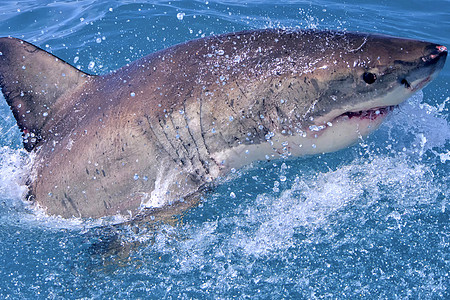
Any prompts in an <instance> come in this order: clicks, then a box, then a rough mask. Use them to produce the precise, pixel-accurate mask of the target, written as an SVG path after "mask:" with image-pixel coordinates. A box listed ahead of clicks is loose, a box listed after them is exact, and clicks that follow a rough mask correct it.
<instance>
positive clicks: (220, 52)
mask: <svg viewBox="0 0 450 300" xmlns="http://www.w3.org/2000/svg"><path fill="white" fill-rule="evenodd" d="M217 54H219V55H224V54H225V51H223V50H222V49H220V50H217Z"/></svg>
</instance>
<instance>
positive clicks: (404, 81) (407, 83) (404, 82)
mask: <svg viewBox="0 0 450 300" xmlns="http://www.w3.org/2000/svg"><path fill="white" fill-rule="evenodd" d="M400 83H401V84H403V85H404V86H405V88H407V89H409V88H410V87H411V84H410V83H409V82H408V80H406V79H405V78H403V79H402V80H401V81H400Z"/></svg>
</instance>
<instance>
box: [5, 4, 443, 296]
mask: <svg viewBox="0 0 450 300" xmlns="http://www.w3.org/2000/svg"><path fill="white" fill-rule="evenodd" d="M17 2H18V1H10V0H3V1H2V5H1V6H0V35H1V36H6V35H11V36H15V37H21V38H24V39H26V40H28V41H30V42H33V43H35V44H37V45H39V46H41V47H42V48H44V49H46V50H48V51H51V52H52V53H54V54H55V55H57V56H59V57H61V58H63V59H65V60H66V61H68V62H70V63H72V64H74V65H75V66H77V67H78V68H80V69H82V70H84V71H86V72H91V73H95V74H102V73H106V72H108V71H111V70H114V69H116V68H118V67H120V66H123V65H124V64H126V63H128V62H131V61H133V60H135V59H137V58H139V57H142V56H143V55H145V54H148V53H151V52H154V51H156V50H159V49H162V48H165V47H168V46H171V45H173V44H176V43H179V42H183V41H186V40H190V39H194V38H198V37H202V36H208V35H211V34H219V33H224V32H229V31H237V30H243V29H252V28H266V27H298V28H330V29H341V30H359V31H371V32H380V33H387V34H392V35H398V36H404V37H410V38H419V39H426V40H430V41H435V42H439V43H442V44H444V45H447V46H449V45H450V36H449V33H450V23H449V20H450V2H449V1H442V0H441V1H433V2H427V1H405V0H404V1H377V2H374V3H376V4H363V3H361V1H345V2H343V3H340V2H338V1H325V0H321V1H314V4H311V3H312V1H285V2H283V3H281V1H280V4H277V5H274V4H271V2H270V1H248V2H246V3H244V2H241V1H172V2H166V1H152V3H154V4H149V3H144V2H139V1H132V0H129V1H123V0H122V1H93V0H90V1H88V0H80V1H54V0H51V1H50V0H48V1H47V0H39V1H31V0H29V1H20V3H19V4H18V3H17ZM449 65H450V64H448V63H447V65H446V67H445V69H444V70H443V72H442V73H441V75H440V77H439V78H438V79H437V80H436V81H435V82H433V83H432V84H430V85H429V86H428V87H427V88H425V90H424V91H423V93H422V92H421V93H419V94H418V95H416V96H414V97H413V98H411V99H410V100H409V101H408V102H407V103H405V104H404V105H402V106H401V107H400V109H398V110H396V111H395V112H394V113H393V114H392V116H391V117H390V118H388V120H387V122H386V123H385V124H384V125H383V126H382V127H381V128H380V129H379V130H378V131H377V132H376V133H375V134H373V135H372V136H371V137H369V138H368V139H365V140H361V142H360V144H359V145H355V146H354V147H351V148H349V149H346V150H343V151H339V152H337V153H331V154H326V155H321V156H316V157H308V158H299V159H289V160H284V161H283V160H280V161H275V162H270V163H268V162H260V163H255V164H253V165H252V166H249V167H246V168H244V169H242V170H238V171H237V172H236V173H234V174H230V176H229V177H228V178H227V179H226V180H225V181H224V182H222V183H221V184H219V185H218V187H217V188H216V189H215V190H214V191H213V192H211V193H210V194H209V195H207V196H206V198H205V200H204V201H203V202H202V204H201V205H200V206H199V207H196V208H193V209H191V210H189V211H188V212H187V213H185V214H184V215H183V216H180V217H179V218H178V219H177V220H175V221H174V222H166V223H162V224H156V225H152V226H148V227H145V226H141V227H140V228H139V230H137V229H136V228H135V227H134V226H132V227H130V226H119V227H116V228H98V227H95V226H97V225H100V224H102V222H103V221H99V220H93V221H89V222H85V221H82V220H70V221H65V220H61V219H58V218H49V217H46V216H45V215H44V214H42V213H41V212H39V211H36V209H35V208H34V207H30V205H29V204H27V203H24V202H23V201H22V200H21V197H22V195H23V193H24V192H25V190H26V189H25V186H24V178H26V174H27V171H28V165H29V162H30V156H29V155H28V154H27V153H26V152H25V151H24V150H22V149H21V142H20V132H19V130H18V129H17V126H16V125H15V120H14V117H13V116H12V113H10V111H9V107H8V106H7V105H6V103H5V101H4V99H3V97H1V99H0V100H2V101H0V117H1V119H0V132H1V136H0V278H1V279H2V280H1V281H0V297H1V298H3V299H4V298H11V299H36V298H51V299H52V298H55V299H60V298H71V299H72V298H116V299H124V298H125V299H126V298H155V299H156V298H164V297H165V298H168V299H171V298H180V299H189V298H210V299H212V298H218V299H229V298H233V297H234V298H241V299H245V298H252V299H253V298H273V299H283V298H296V299H298V298H332V299H334V298H354V297H364V298H367V297H370V298H410V299H418V298H422V299H423V298H433V299H436V298H447V299H448V298H450V291H449V287H450V276H449V275H450V274H449V273H450V224H449V217H450V214H449V209H450V207H449V196H450V195H449V183H450V180H449V173H450V123H449V117H450V114H449V108H450V100H449V96H450V92H449V90H448V84H449V82H450V68H449Z"/></svg>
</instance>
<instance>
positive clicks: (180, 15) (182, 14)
mask: <svg viewBox="0 0 450 300" xmlns="http://www.w3.org/2000/svg"><path fill="white" fill-rule="evenodd" d="M185 15H186V14H185V13H177V19H178V20H180V21H181V20H183V18H184V16H185Z"/></svg>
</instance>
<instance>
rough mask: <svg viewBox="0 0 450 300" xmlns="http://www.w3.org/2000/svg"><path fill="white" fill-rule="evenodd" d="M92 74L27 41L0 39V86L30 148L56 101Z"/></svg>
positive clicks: (37, 139)
mask: <svg viewBox="0 0 450 300" xmlns="http://www.w3.org/2000/svg"><path fill="white" fill-rule="evenodd" d="M89 76H90V75H88V74H86V73H83V72H81V71H79V70H78V69H76V68H74V67H72V66H71V65H69V64H68V63H66V62H65V61H63V60H61V59H59V58H57V57H56V56H54V55H52V54H50V53H48V52H46V51H44V50H42V49H40V48H38V47H35V46H33V45H31V44H29V43H27V42H25V41H22V40H19V39H15V38H11V37H7V38H0V87H1V89H2V92H3V94H4V96H5V99H6V101H7V102H8V104H9V106H10V107H11V110H12V112H13V114H14V117H15V118H16V121H17V124H18V125H19V128H20V130H21V131H22V132H23V137H24V146H25V148H26V149H27V150H28V151H31V150H33V148H34V147H35V146H36V145H37V144H38V143H39V141H40V140H42V139H43V134H42V128H43V126H44V125H45V124H46V123H47V122H49V121H50V120H52V116H54V115H55V114H57V107H55V103H56V102H57V100H58V99H59V98H60V97H61V96H62V95H64V94H65V93H66V92H70V90H72V89H74V88H75V87H77V86H79V85H81V84H83V83H84V82H86V79H87V78H88V77H89Z"/></svg>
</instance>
